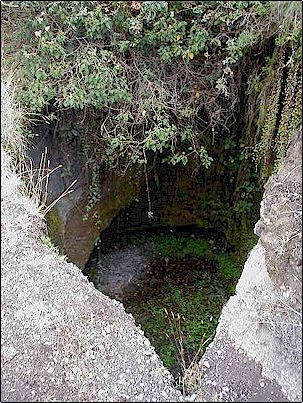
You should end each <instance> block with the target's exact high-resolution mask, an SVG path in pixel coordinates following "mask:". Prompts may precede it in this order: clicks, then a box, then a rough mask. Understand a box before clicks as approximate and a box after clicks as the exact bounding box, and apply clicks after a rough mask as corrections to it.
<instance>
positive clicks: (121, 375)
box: [1, 153, 183, 402]
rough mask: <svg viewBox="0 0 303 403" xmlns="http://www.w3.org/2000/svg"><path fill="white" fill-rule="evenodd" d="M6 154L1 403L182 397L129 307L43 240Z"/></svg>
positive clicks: (39, 220) (37, 219) (42, 227)
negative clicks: (97, 288) (129, 313)
mask: <svg viewBox="0 0 303 403" xmlns="http://www.w3.org/2000/svg"><path fill="white" fill-rule="evenodd" d="M1 157H2V158H1V160H2V170H1V174H2V176H1V179H2V181H1V184H2V192H1V193H2V194H1V198H2V200H1V201H2V209H1V248H2V249H1V269H2V270H1V282H2V284H1V325H2V329H1V330H2V332H1V333H2V334H1V336H2V337H1V372H2V374H1V401H11V402H17V401H29V402H33V401H42V402H43V401H45V402H47V401H61V402H65V401H66V402H67V401H74V402H76V401H77V402H78V401H90V402H92V401H100V402H107V401H112V402H119V401H126V402H127V401H129V402H135V401H148V402H150V401H161V402H163V401H182V400H183V398H182V396H181V394H180V392H178V391H177V390H175V389H174V388H173V387H172V378H171V375H170V374H169V373H168V371H167V370H166V369H165V368H164V367H163V364H162V363H161V361H160V359H159V358H158V356H157V355H156V353H155V351H154V349H153V347H152V346H151V345H150V343H149V341H148V340H147V339H146V338H145V337H144V334H143V332H142V331H141V330H140V329H138V328H137V327H136V326H135V323H134V320H133V318H132V316H131V315H128V314H126V312H125V311H124V308H123V306H122V304H120V303H119V302H117V301H115V300H111V299H110V298H108V297H106V296H104V295H103V294H102V293H100V292H99V291H97V290H96V289H95V288H94V287H93V285H92V284H91V283H89V281H88V280H87V278H85V277H84V276H83V275H82V273H81V271H80V269H79V268H77V267H76V266H75V265H73V264H70V263H67V262H65V261H64V260H62V258H61V259H60V258H59V257H58V255H56V254H55V253H54V252H52V251H51V250H50V249H49V248H48V247H47V246H46V245H44V244H43V243H42V241H41V240H40V237H41V235H43V234H44V232H45V224H44V222H43V218H42V217H40V216H39V215H38V214H37V210H36V207H35V206H34V205H33V204H32V203H31V201H30V200H28V199H26V198H24V197H22V196H21V195H20V193H19V191H18V179H17V177H16V176H15V175H14V174H13V173H12V172H11V170H10V169H9V161H8V158H7V156H6V155H5V153H2V155H1Z"/></svg>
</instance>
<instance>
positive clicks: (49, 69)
mask: <svg viewBox="0 0 303 403" xmlns="http://www.w3.org/2000/svg"><path fill="white" fill-rule="evenodd" d="M300 13H301V4H300V2H299V1H291V2H270V1H227V2H223V1H212V2H209V1H204V2H201V1H189V2H185V1H172V2H166V1H142V2H136V1H115V2H114V1H85V2H84V1H77V2H75V1H45V2H39V1H14V2H9V1H8V2H5V4H2V16H3V21H4V23H3V31H4V38H5V39H4V40H5V50H6V60H8V61H10V62H11V63H14V64H15V65H16V64H17V65H18V72H19V78H20V89H21V90H20V92H19V97H20V100H21V102H22V104H23V105H26V107H27V108H28V109H29V110H30V111H31V113H42V114H43V116H44V119H45V120H46V121H47V122H49V124H50V125H51V127H52V129H53V131H54V135H58V136H61V138H62V139H64V141H69V142H72V141H78V142H80V143H81V149H82V154H83V158H84V160H85V161H86V162H87V163H88V164H89V166H90V171H91V178H92V186H91V189H92V203H91V205H92V206H93V204H94V203H95V202H96V201H97V200H98V196H96V193H97V194H98V178H99V175H98V172H99V170H100V168H101V169H102V168H104V166H107V167H112V168H114V169H117V170H120V171H122V172H123V171H125V170H126V169H127V168H128V167H129V166H130V165H133V164H136V165H144V166H149V167H150V166H151V161H152V159H153V155H156V156H157V158H158V160H159V161H160V162H161V161H162V162H165V163H170V164H174V165H179V164H181V165H186V164H187V163H188V162H191V161H193V162H194V163H195V164H196V165H195V166H196V169H197V170H198V169H199V168H202V170H203V169H204V170H205V169H206V170H207V169H209V168H210V166H211V164H212V162H213V161H214V168H213V169H214V170H215V173H218V172H220V170H223V171H224V173H225V174H226V173H227V172H228V179H229V183H228V186H229V188H230V193H231V195H232V196H231V198H230V200H229V202H230V203H231V204H233V205H234V207H235V209H236V214H237V215H238V216H243V215H245V214H247V213H248V212H250V211H251V209H252V203H253V199H254V196H255V195H254V193H253V191H252V189H254V188H257V189H256V191H258V184H259V181H258V179H259V178H260V176H261V178H262V180H263V181H264V180H265V179H266V178H267V177H268V175H269V174H270V172H271V171H272V169H273V168H275V167H276V166H277V164H278V162H279V161H280V160H281V159H282V158H283V156H284V154H285V150H286V149H287V146H288V143H289V141H290V139H291V136H292V133H293V131H294V130H295V129H296V128H297V127H298V126H299V125H300V116H301V109H300V107H301V14H300ZM12 33H13V35H11V34H12ZM5 34H6V35H5ZM253 159H255V161H256V162H257V164H258V166H259V168H258V169H261V175H260V174H257V175H256V176H254V175H253V171H254V169H253ZM213 173H214V171H212V174H213Z"/></svg>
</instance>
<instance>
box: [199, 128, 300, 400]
mask: <svg viewBox="0 0 303 403" xmlns="http://www.w3.org/2000/svg"><path fill="white" fill-rule="evenodd" d="M301 148H302V146H301V135H300V134H299V133H298V135H297V136H295V137H294V139H293V142H292V143H291V145H290V147H289V150H288V153H287V156H286V158H285V161H284V164H283V165H282V166H281V168H280V170H279V172H278V174H277V175H275V176H272V177H271V178H270V179H269V181H268V183H267V185H266V188H265V194H264V199H263V202H262V205H261V214H260V217H261V218H260V221H259V222H258V223H257V225H256V233H257V234H258V235H260V240H259V242H258V244H257V246H255V248H254V249H253V250H252V252H251V253H250V255H249V257H248V260H247V262H246V264H245V267H244V270H243V273H242V276H241V278H240V280H239V282H238V284H237V288H236V295H235V296H233V297H231V298H230V299H229V301H228V303H227V304H226V306H225V307H224V309H223V311H222V314H221V317H220V322H219V326H218V328H217V332H216V336H215V339H214V341H213V343H212V344H211V345H210V347H209V348H208V349H207V351H206V353H205V355H204V357H203V359H202V360H201V362H200V366H201V368H203V372H204V377H203V379H202V381H201V383H200V387H199V388H198V392H197V395H198V399H208V400H207V401H213V400H215V401H296V402H297V401H302V263H301V247H302V246H301V233H300V230H301V218H302V205H301V197H302V188H301V186H302V170H301V168H302V156H301ZM219 352H220V354H219ZM204 360H208V362H209V363H210V367H209V368H206V367H205V366H203V361H204ZM224 387H225V389H223V388H224ZM198 401H199V400H198Z"/></svg>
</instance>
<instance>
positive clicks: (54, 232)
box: [46, 207, 63, 244]
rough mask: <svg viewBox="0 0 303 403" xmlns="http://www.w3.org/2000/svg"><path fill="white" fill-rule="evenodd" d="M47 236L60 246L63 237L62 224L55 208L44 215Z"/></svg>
mask: <svg viewBox="0 0 303 403" xmlns="http://www.w3.org/2000/svg"><path fill="white" fill-rule="evenodd" d="M46 221H47V227H48V235H49V237H50V239H52V240H53V241H54V242H55V243H56V244H60V243H61V240H62V235H63V222H62V218H61V217H60V214H59V213H58V210H57V209H56V207H53V208H52V209H51V210H50V211H49V212H48V213H47V215H46Z"/></svg>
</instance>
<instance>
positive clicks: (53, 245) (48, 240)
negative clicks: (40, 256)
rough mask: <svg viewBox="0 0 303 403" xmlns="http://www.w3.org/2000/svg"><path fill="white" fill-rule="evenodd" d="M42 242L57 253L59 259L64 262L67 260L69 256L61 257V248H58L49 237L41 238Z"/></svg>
mask: <svg viewBox="0 0 303 403" xmlns="http://www.w3.org/2000/svg"><path fill="white" fill-rule="evenodd" d="M41 241H42V242H43V243H44V244H45V245H46V246H47V247H48V248H49V249H50V250H51V251H52V252H54V253H56V254H57V255H59V258H60V259H61V260H63V261H66V260H67V256H66V255H61V254H60V250H59V247H58V246H56V245H55V244H54V243H53V241H52V240H51V238H50V237H49V236H44V235H43V236H41Z"/></svg>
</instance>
